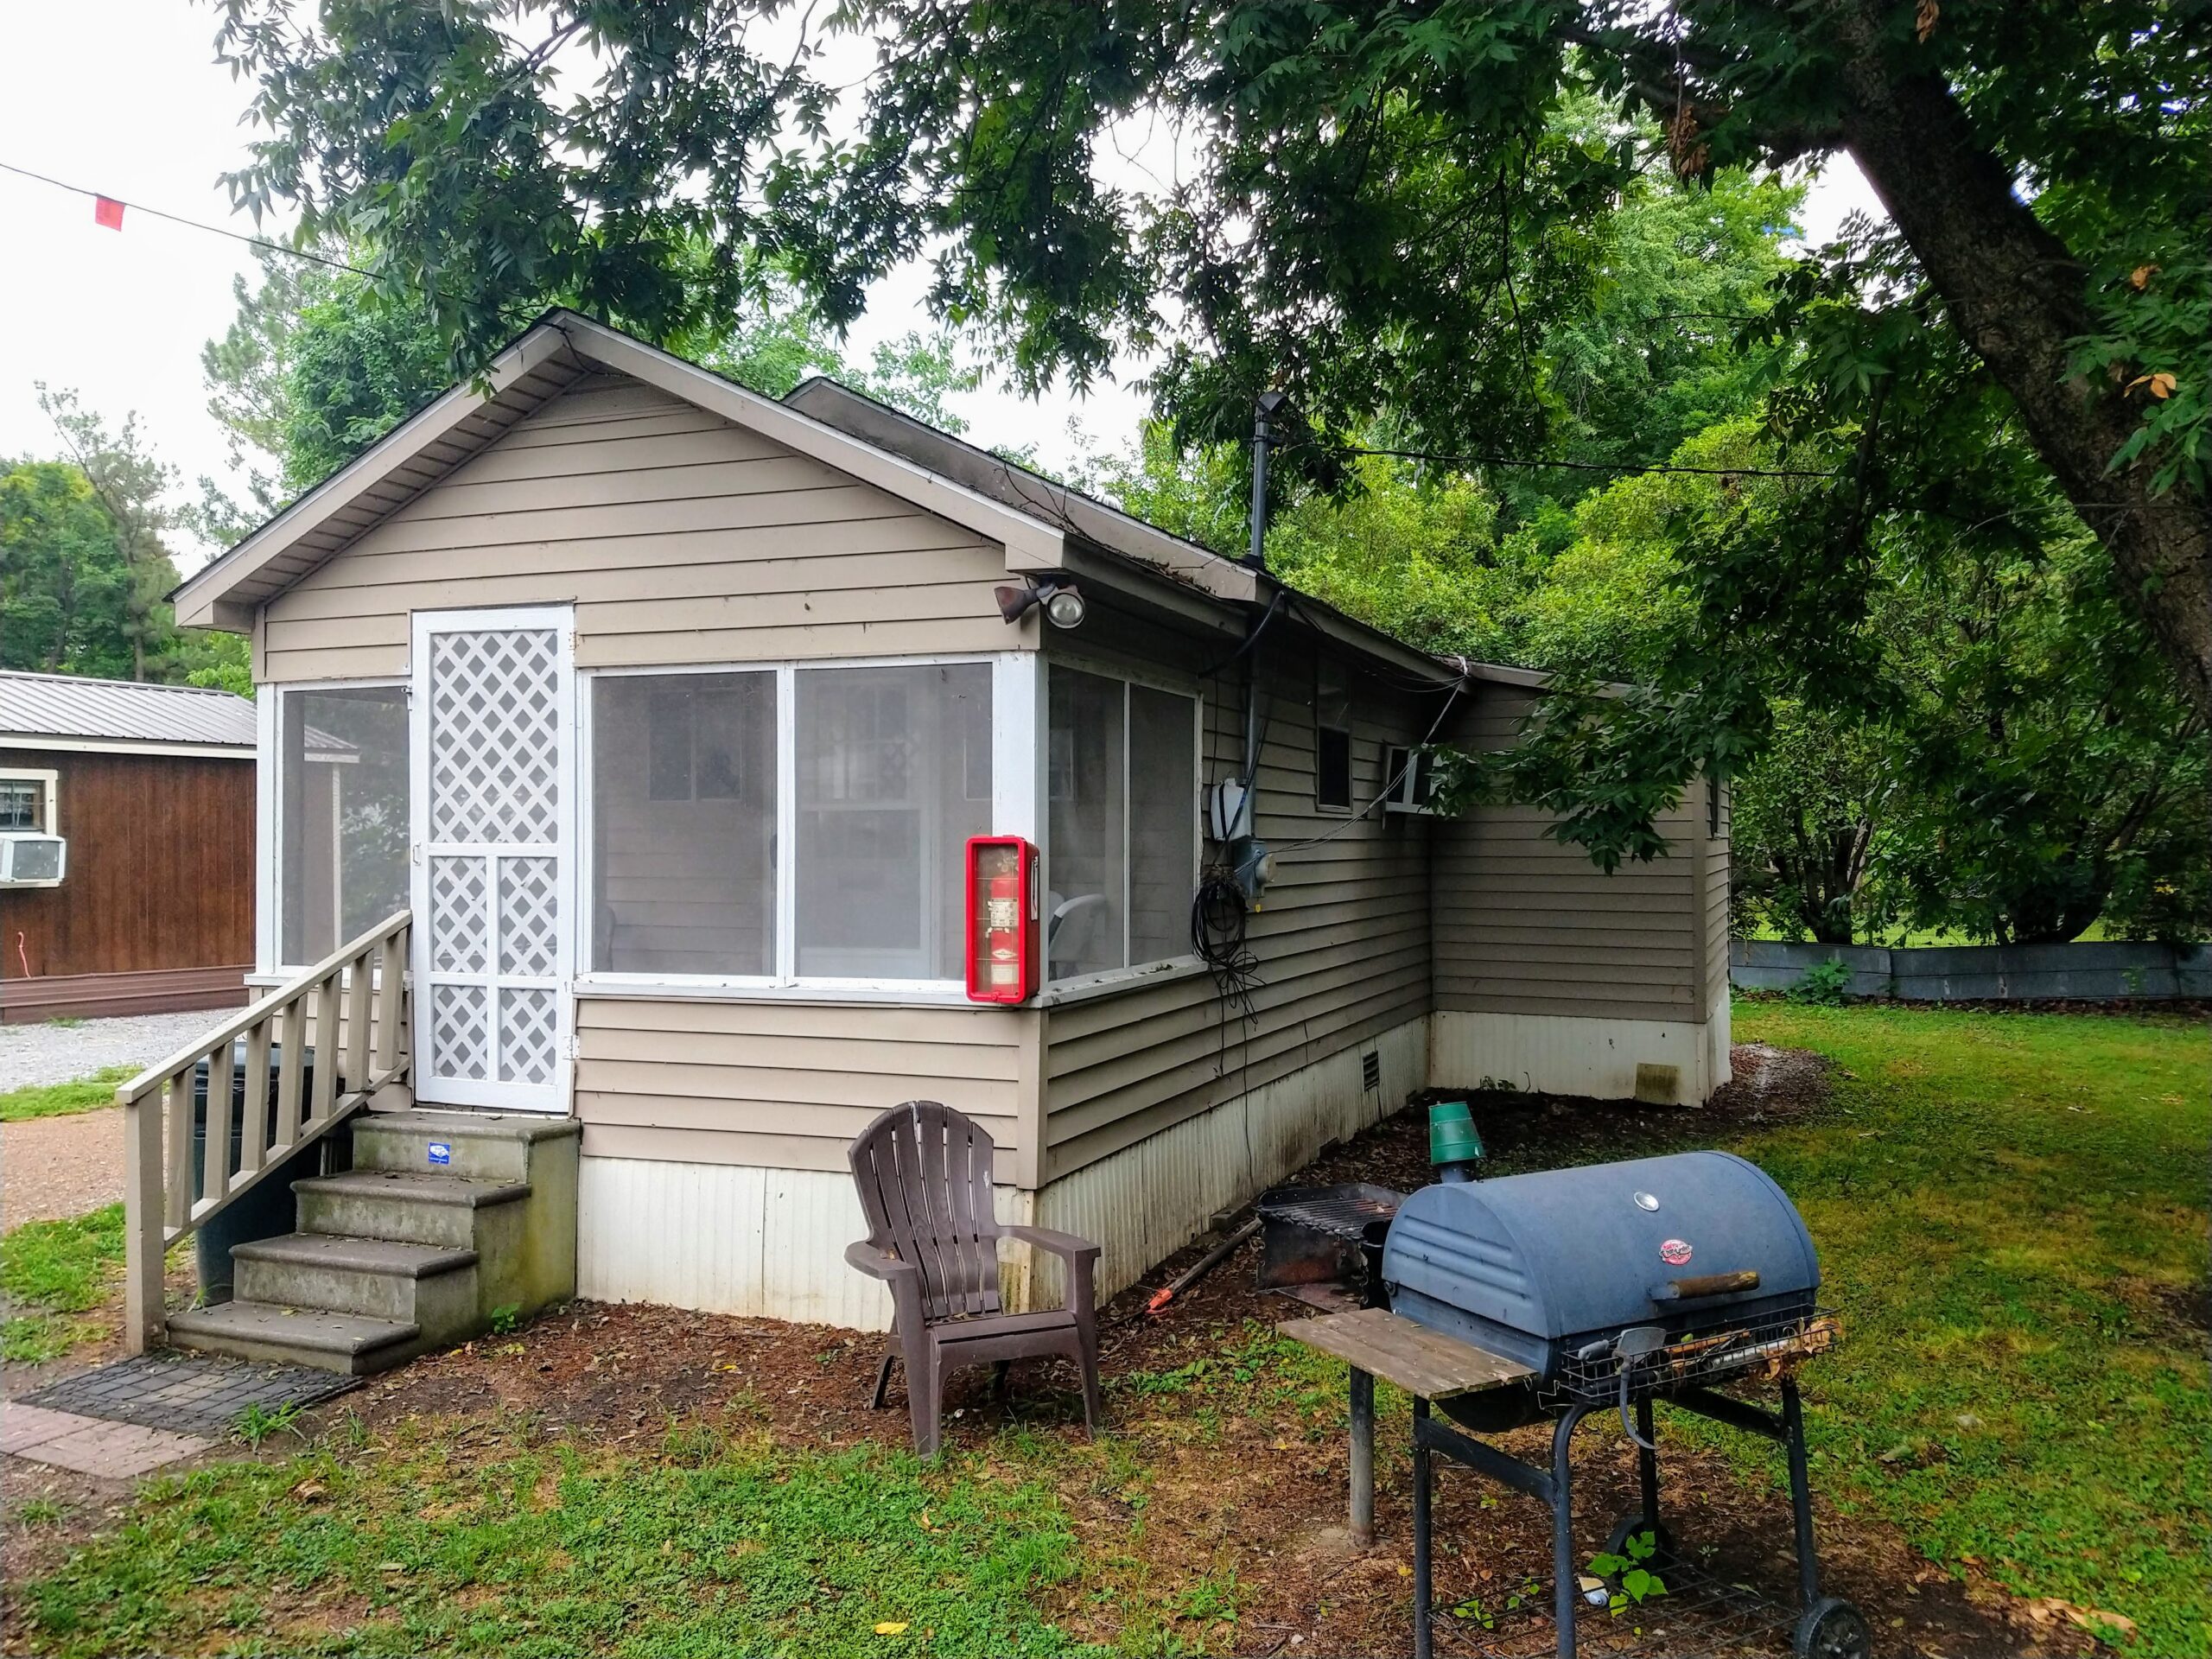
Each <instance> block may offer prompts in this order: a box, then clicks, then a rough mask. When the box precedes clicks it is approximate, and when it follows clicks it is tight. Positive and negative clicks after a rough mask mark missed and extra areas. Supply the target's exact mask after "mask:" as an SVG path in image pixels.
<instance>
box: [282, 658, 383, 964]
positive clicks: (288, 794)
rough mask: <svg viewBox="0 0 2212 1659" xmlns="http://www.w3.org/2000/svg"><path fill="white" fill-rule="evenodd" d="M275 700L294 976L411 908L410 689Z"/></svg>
mask: <svg viewBox="0 0 2212 1659" xmlns="http://www.w3.org/2000/svg"><path fill="white" fill-rule="evenodd" d="M279 695H280V696H281V698H282V701H281V702H280V703H279V705H278V721H277V788H278V791H279V804H278V817H277V821H278V825H279V835H278V842H277V934H278V950H279V954H280V955H281V956H282V957H283V965H284V966H288V967H296V968H297V967H305V966H306V965H307V964H308V963H312V962H318V961H320V960H321V958H323V957H327V956H328V955H329V954H330V953H331V952H332V951H333V950H336V949H337V948H338V947H339V946H340V944H344V943H345V942H346V940H347V939H350V938H354V937H356V936H357V935H359V934H360V933H363V932H365V931H367V930H368V929H370V928H372V927H373V926H375V925H377V924H378V922H380V921H382V920H384V919H385V917H387V916H390V915H392V914H394V913H395V912H398V911H402V910H404V909H406V908H407V905H408V870H407V836H408V818H407V789H408V736H407V689H406V688H405V687H404V686H397V685H387V686H360V687H347V688H338V689H333V690H323V691H286V692H283V693H280V694H279Z"/></svg>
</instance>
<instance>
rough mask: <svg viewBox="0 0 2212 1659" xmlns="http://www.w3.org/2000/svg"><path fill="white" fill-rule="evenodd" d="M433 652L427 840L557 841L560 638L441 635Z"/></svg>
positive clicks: (523, 633)
mask: <svg viewBox="0 0 2212 1659" xmlns="http://www.w3.org/2000/svg"><path fill="white" fill-rule="evenodd" d="M430 650H431V667H430V741H429V766H430V839H431V840H433V841H445V842H453V841H462V842H551V841H553V840H555V839H556V838H557V836H558V834H559V826H560V822H561V817H560V805H561V804H560V784H559V777H558V773H557V772H556V766H557V764H558V748H557V743H558V739H559V733H560V709H559V701H560V699H559V696H558V688H559V672H558V671H559V665H560V636H559V635H558V634H556V632H554V631H553V630H552V629H550V628H510V629H498V630H486V631H485V632H455V633H439V634H434V635H433V636H432V637H431V645H430Z"/></svg>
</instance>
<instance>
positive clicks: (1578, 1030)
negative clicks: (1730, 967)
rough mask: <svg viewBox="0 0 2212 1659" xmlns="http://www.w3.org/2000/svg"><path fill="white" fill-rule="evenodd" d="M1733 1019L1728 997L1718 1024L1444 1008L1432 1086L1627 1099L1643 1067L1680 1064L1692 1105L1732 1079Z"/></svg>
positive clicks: (1681, 1089)
mask: <svg viewBox="0 0 2212 1659" xmlns="http://www.w3.org/2000/svg"><path fill="white" fill-rule="evenodd" d="M1727 1018H1728V1005H1727V1002H1726V998H1725V997H1724V998H1723V1000H1722V1001H1721V1002H1720V1004H1719V1008H1718V1010H1717V1021H1718V1022H1717V1023H1716V1022H1715V1021H1714V1020H1681V1021H1680V1022H1675V1021H1673V1020H1592V1019H1585V1018H1582V1017H1580V1016H1577V1015H1567V1014H1471V1013H1463V1012H1444V1011H1439V1012H1438V1013H1436V1014H1431V1015H1430V1016H1429V1020H1430V1022H1431V1023H1430V1027H1429V1051H1428V1075H1429V1080H1430V1084H1431V1086H1432V1087H1433V1088H1438V1089H1479V1088H1506V1089H1532V1090H1542V1091H1544V1092H1546V1093H1548V1094H1559V1095H1589V1096H1595V1097H1596V1098H1597V1099H1599V1100H1625V1099H1627V1098H1628V1097H1629V1096H1632V1095H1633V1094H1635V1092H1636V1068H1637V1066H1638V1065H1645V1064H1649V1065H1671V1066H1673V1067H1675V1083H1676V1086H1675V1100H1676V1101H1677V1102H1679V1103H1683V1104H1689V1103H1695V1102H1700V1101H1702V1100H1704V1099H1705V1097H1706V1096H1707V1095H1709V1094H1711V1093H1712V1092H1713V1089H1714V1088H1715V1087H1716V1086H1717V1084H1719V1083H1725V1082H1726V1080H1727V1077H1728V1070H1727V1067H1728V1026H1727Z"/></svg>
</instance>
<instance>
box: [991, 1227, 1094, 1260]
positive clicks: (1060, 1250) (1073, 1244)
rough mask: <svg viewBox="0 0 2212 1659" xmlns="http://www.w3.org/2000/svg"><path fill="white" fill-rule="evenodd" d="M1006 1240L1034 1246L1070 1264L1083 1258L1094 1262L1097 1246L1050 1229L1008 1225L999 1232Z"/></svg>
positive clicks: (1084, 1239) (1088, 1241)
mask: <svg viewBox="0 0 2212 1659" xmlns="http://www.w3.org/2000/svg"><path fill="white" fill-rule="evenodd" d="M1000 1231H1001V1232H1002V1233H1003V1234H1005V1236H1007V1237H1008V1238H1018V1239H1020V1240H1021V1242H1022V1243H1025V1244H1034V1245H1035V1246H1036V1247H1037V1248H1038V1249H1040V1250H1050V1251H1051V1252H1052V1254H1053V1255H1057V1256H1062V1257H1065V1259H1066V1260H1068V1261H1070V1262H1080V1261H1083V1260H1084V1259H1085V1258H1089V1259H1090V1260H1092V1261H1096V1259H1097V1256H1098V1246H1097V1245H1096V1244H1093V1243H1091V1242H1090V1240H1089V1239H1087V1238H1077V1236H1075V1235H1074V1234H1073V1233H1060V1232H1055V1231H1053V1230H1052V1229H1051V1228H1050V1227H1025V1226H1021V1225H1020V1224H1009V1225H1007V1226H1006V1227H1002V1228H1001V1229H1000Z"/></svg>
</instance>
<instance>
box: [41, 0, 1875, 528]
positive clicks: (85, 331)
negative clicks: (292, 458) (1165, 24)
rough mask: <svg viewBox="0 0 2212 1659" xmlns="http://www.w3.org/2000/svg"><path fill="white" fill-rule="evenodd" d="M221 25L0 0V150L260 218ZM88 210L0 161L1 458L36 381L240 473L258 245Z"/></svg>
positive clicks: (172, 460)
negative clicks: (234, 205) (240, 343)
mask: <svg viewBox="0 0 2212 1659" xmlns="http://www.w3.org/2000/svg"><path fill="white" fill-rule="evenodd" d="M215 28H216V22H215V15H214V13H213V10H210V9H209V8H207V6H205V5H195V4H189V3H186V0H70V3H69V4H67V5H43V4H37V3H34V0H4V3H0V41H4V42H5V49H6V53H7V56H8V58H9V60H10V61H12V62H14V63H16V64H18V65H37V66H39V73H36V74H22V75H16V76H12V77H10V88H9V95H8V97H7V98H6V99H0V163H6V164H8V165H10V166H13V167H16V168H28V169H29V170H30V171H32V172H35V173H42V174H45V175H49V176H51V177H53V178H56V179H60V180H63V181H67V183H70V184H73V185H80V186H83V187H85V188H88V189H92V190H97V191H100V192H103V193H105V194H108V195H111V196H114V197H117V198H119V199H121V200H127V201H131V202H138V203H143V204H144V205H146V206H147V207H158V208H161V209H162V210H164V211H166V212H168V213H175V214H178V215H180V216H181V217H183V218H187V219H200V220H203V221H206V222H207V223H211V224H222V225H228V226H232V227H233V228H235V229H236V230H238V231H239V232H244V233H248V234H251V233H252V232H253V231H254V226H253V225H252V223H251V219H248V218H246V217H245V215H242V214H241V215H236V216H233V215H232V213H231V212H230V201H229V197H228V195H227V194H226V191H225V190H224V188H223V187H222V185H221V183H220V182H219V180H220V175H222V174H223V173H225V172H226V171H228V170H230V169H232V168H237V167H238V166H240V165H241V164H242V163H243V162H244V161H245V144H246V143H247V142H248V141H249V138H250V137H251V133H250V130H248V129H247V128H245V127H244V126H242V125H240V124H239V117H240V115H241V113H242V112H243V111H244V110H245V105H246V101H247V98H248V94H249V90H250V89H249V88H248V87H247V86H245V84H243V83H241V82H238V81H234V80H233V79H232V78H231V74H230V72H229V71H228V70H226V69H225V68H223V67H220V66H219V65H218V64H217V63H216V62H215V60H214V50H213V40H214V35H215ZM1140 159H1143V157H1142V156H1140ZM1152 159H1153V160H1154V161H1157V157H1154V158H1152ZM1853 211H1878V209H1877V207H1876V204H1875V201H1874V198H1873V194H1872V191H1871V190H1870V189H1869V188H1867V186H1866V181H1865V180H1864V179H1863V178H1861V177H1860V176H1859V173H1858V170H1857V168H1854V167H1853V166H1852V165H1851V163H1850V162H1849V161H1848V159H1847V158H1846V159H1843V160H1841V161H1840V162H1836V163H1833V164H1831V166H1830V168H1829V170H1828V172H1827V175H1826V176H1824V177H1823V178H1821V180H1820V181H1817V182H1816V183H1815V186H1814V188H1813V191H1812V194H1811V198H1810V200H1809V201H1808V205H1807V210H1806V214H1805V218H1806V225H1805V229H1806V232H1807V234H1808V238H1809V239H1811V240H1813V241H1815V242H1817V241H1819V240H1821V239H1822V238H1824V237H1825V236H1826V235H1827V233H1829V232H1833V231H1834V228H1835V227H1836V226H1838V225H1839V224H1840V223H1841V221H1842V219H1844V217H1845V216H1846V215H1847V214H1848V213H1852V212H1853ZM92 213H93V208H92V202H91V201H90V200H87V199H86V198H85V197H84V196H81V195H77V194H71V193H69V192H67V191H63V190H60V189H56V188H54V187H53V186H51V185H48V184H41V183H37V182H35V181H32V180H29V179H26V178H22V177H21V176H19V175H16V174H13V173H9V172H5V171H0V226H4V227H5V228H4V231H0V319H5V321H3V322H0V457H12V456H22V455H26V454H51V453H53V452H54V434H53V428H52V426H51V424H50V423H48V420H47V418H46V416H45V415H44V414H43V413H42V412H41V410H40V408H39V405H38V396H37V391H36V385H37V383H38V382H41V381H43V382H45V383H46V384H47V385H50V386H53V387H55V388H61V387H73V388H75V389H76V390H77V391H79V393H80V394H81V396H82V397H83V400H84V402H85V404H86V406H87V407H89V408H91V409H94V410H99V411H100V412H101V413H103V414H105V415H106V416H108V417H109V419H110V420H111V422H112V423H120V421H121V420H122V418H123V416H124V415H125V414H126V413H129V412H131V411H134V410H135V411H136V412H137V415H138V416H139V419H140V421H141V423H142V425H143V428H144V429H145V431H146V433H147V435H149V438H150V439H151V441H152V443H153V447H154V448H155V450H156V454H158V455H159V456H160V457H161V458H162V460H163V461H167V462H168V463H169V464H170V465H171V466H173V467H175V468H176V469H177V471H178V473H179V475H180V480H181V485H180V489H179V492H178V499H179V500H180V501H181V500H185V499H197V496H198V493H199V492H198V487H197V484H196V480H198V479H199V478H200V476H201V475H202V474H206V475H208V476H211V477H213V478H215V479H216V480H218V481H219V482H223V483H226V484H227V483H230V482H232V480H233V478H234V474H233V471H232V466H231V463H230V457H229V454H228V450H227V446H226V442H225V434H224V432H223V430H222V429H221V428H220V427H219V426H218V425H217V424H216V423H215V422H214V420H213V418H212V417H211V416H209V415H208V414H207V391H206V389H205V388H204V386H203V385H201V381H200V349H201V347H202V346H204V345H205V344H206V342H207V340H209V339H211V338H213V337H214V336H217V335H219V334H221V333H222V332H223V330H224V328H225V327H227V326H228V325H229V323H230V321H231V319H232V316H233V315H234V314H235V312H236V304H235V302H234V301H233V298H232V283H233V281H234V280H235V278H237V277H239V276H241V275H244V276H246V277H249V278H251V277H252V275H253V272H254V270H255V263H254V256H253V251H252V250H251V248H249V247H247V246H245V245H243V244H241V243H238V242H235V241H232V240H230V239H228V238H224V237H220V236H213V235H210V234H208V233H207V232H205V231H199V230H192V229H188V228H187V227H185V226H180V225H173V224H168V223H166V222H164V221H162V220H161V219H156V218H154V217H152V216H150V215H149V214H147V213H139V212H126V213H125V214H124V225H123V229H122V231H121V232H115V231H111V230H107V229H105V228H102V227H101V226H99V225H98V224H96V223H95V222H94V219H93V216H92ZM924 286H925V276H924V274H923V273H922V272H920V271H919V270H914V271H909V272H905V273H900V274H899V275H895V276H893V277H891V278H889V279H887V281H886V282H885V283H883V284H882V285H881V286H880V288H879V289H878V290H877V291H876V292H875V293H874V294H873V295H872V296H871V302H870V306H869V312H868V316H867V317H865V318H863V319H862V320H861V323H860V324H859V325H857V326H856V327H855V329H854V331H853V334H852V335H851V337H850V338H849V340H848V342H847V346H848V355H849V356H850V357H852V358H853V359H855V360H857V361H865V360H866V359H867V357H868V353H869V352H870V350H871V349H872V348H873V346H874V345H875V344H876V343H877V342H878V341H880V340H887V339H893V338H896V337H897V336H899V335H902V334H905V333H906V331H907V330H908V329H910V328H913V327H925V326H926V324H925V320H924V319H923V318H921V317H920V316H919V315H918V304H919V300H920V296H921V294H922V292H923V289H924ZM1138 372H1141V365H1124V373H1123V377H1122V380H1123V383H1122V384H1120V385H1100V386H1096V387H1094V388H1093V390H1092V391H1091V393H1090V396H1088V397H1075V396H1073V395H1071V394H1069V393H1067V392H1066V391H1065V390H1062V391H1056V392H1054V393H1052V394H1048V395H1047V397H1046V398H1045V399H1043V400H1042V402H1041V404H1040V403H1032V402H1030V401H1028V400H1027V399H1024V398H1021V397H1017V396H1015V395H1014V394H1013V393H1011V392H1009V391H1006V390H1004V389H1003V388H1002V387H1001V386H999V385H995V384H992V383H990V382H989V381H988V378H987V382H986V384H985V385H983V386H982V387H980V388H979V389H978V390H977V391H974V392H972V393H969V394H965V395H963V396H958V397H955V398H954V399H953V400H952V404H953V407H954V409H955V410H957V413H958V414H960V415H961V416H963V418H964V419H966V420H967V422H968V423H969V432H968V435H969V438H970V439H971V440H973V441H974V442H979V443H982V444H983V445H985V446H987V447H1003V448H1020V447H1022V446H1024V445H1027V444H1034V445H1035V446H1036V448H1037V453H1038V454H1039V459H1040V460H1042V461H1044V462H1045V463H1046V465H1048V466H1060V465H1064V464H1065V463H1066V462H1067V461H1071V460H1072V459H1073V458H1074V456H1075V454H1076V443H1075V442H1074V441H1073V440H1072V439H1071V436H1070V434H1069V430H1068V426H1069V423H1070V421H1071V420H1073V421H1076V422H1077V423H1080V425H1081V428H1082V429H1083V431H1084V435H1086V436H1087V438H1088V440H1089V442H1091V443H1092V444H1094V445H1101V446H1103V447H1107V448H1119V447H1122V445H1124V444H1125V443H1126V442H1128V439H1129V438H1130V437H1131V436H1132V435H1134V433H1135V429H1136V425H1137V423H1138V421H1139V419H1140V418H1141V416H1142V413H1143V410H1144V400H1143V398H1142V397H1141V395H1140V394H1139V393H1138V392H1136V391H1135V390H1134V389H1133V388H1132V387H1131V386H1130V385H1128V384H1127V382H1128V381H1129V380H1132V379H1134V378H1135V376H1136V374H1137V373H1138ZM180 551H181V552H182V553H183V554H184V556H183V557H182V558H181V560H180V563H184V564H187V565H190V564H191V563H194V558H193V556H192V555H191V552H190V550H189V549H188V548H185V549H181V550H180Z"/></svg>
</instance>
